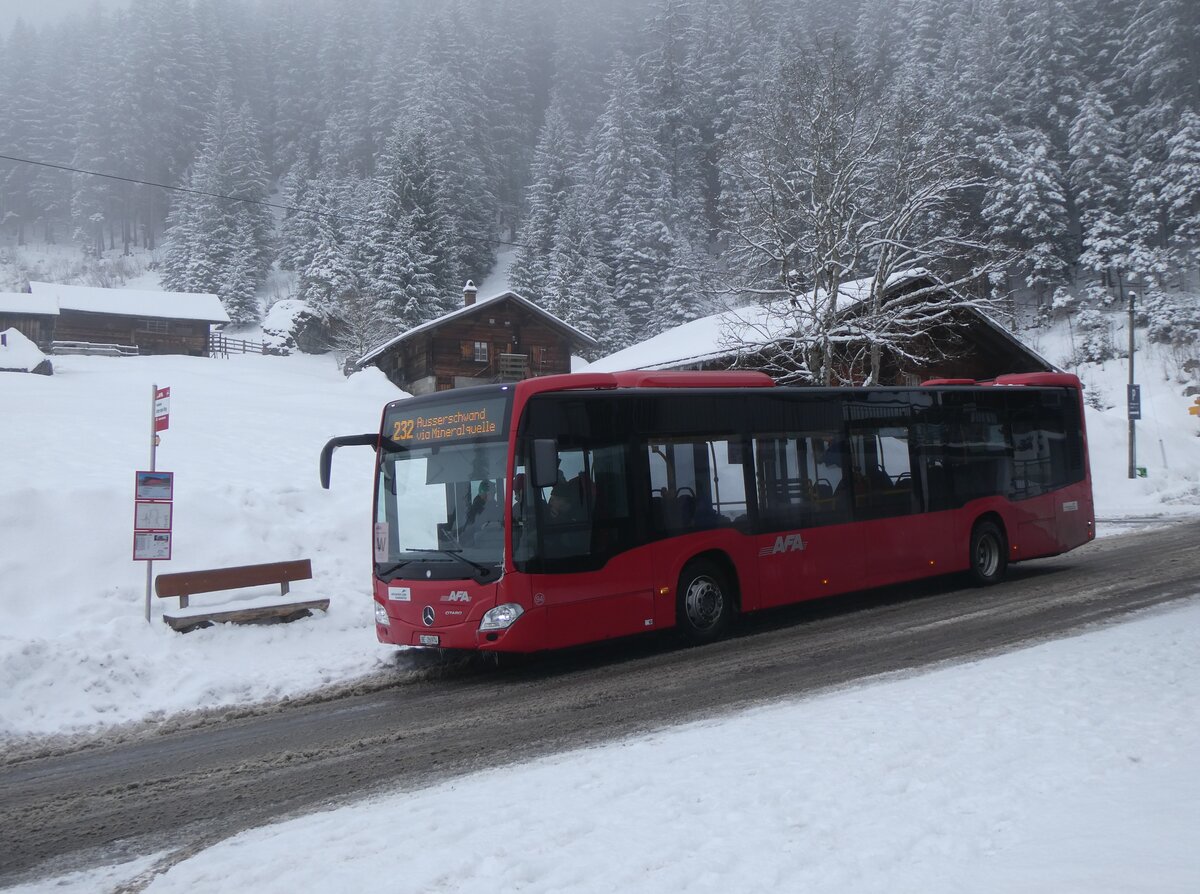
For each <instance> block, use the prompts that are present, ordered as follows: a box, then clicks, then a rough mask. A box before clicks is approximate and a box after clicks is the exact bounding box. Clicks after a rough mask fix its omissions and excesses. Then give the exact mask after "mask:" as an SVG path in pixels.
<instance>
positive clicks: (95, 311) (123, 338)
mask: <svg viewBox="0 0 1200 894" xmlns="http://www.w3.org/2000/svg"><path fill="white" fill-rule="evenodd" d="M29 289H30V292H31V293H32V296H31V297H33V298H35V299H41V300H43V301H44V302H52V303H53V304H54V305H55V306H56V307H57V309H58V314H57V317H56V321H55V323H54V328H53V338H52V340H51V341H52V346H53V347H54V348H55V350H56V351H57V352H58V353H63V352H64V351H65V352H70V350H71V347H70V346H71V345H110V346H115V347H117V348H128V349H129V353H136V354H189V355H191V356H193V357H206V356H208V350H209V333H210V331H211V329H212V326H214V325H219V324H224V323H228V322H229V315H228V314H227V313H225V309H224V308H223V307H222V306H221V302H220V300H218V298H217V296H216V295H211V294H207V293H191V292H152V291H143V290H138V289H102V288H96V287H93V286H64V285H58V284H57V283H44V282H31V283H30V284H29ZM35 340H36V339H35Z"/></svg>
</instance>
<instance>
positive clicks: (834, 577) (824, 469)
mask: <svg viewBox="0 0 1200 894" xmlns="http://www.w3.org/2000/svg"><path fill="white" fill-rule="evenodd" d="M847 459H848V457H847V451H846V443H845V438H844V437H843V436H842V433H841V432H840V431H828V432H808V433H803V434H795V433H787V434H766V435H759V436H757V437H756V438H755V439H754V475H755V483H756V491H757V499H758V531H759V533H758V535H757V538H756V539H757V543H756V546H757V549H758V566H759V581H760V592H761V594H762V605H763V606H770V605H782V604H784V603H788V602H795V601H797V600H800V599H813V598H817V597H820V596H824V595H832V594H833V593H842V592H846V591H848V590H855V589H858V588H859V587H861V586H862V580H863V573H862V555H863V541H862V534H861V531H860V530H859V528H858V527H857V526H856V525H853V524H851V523H850V522H851V521H852V515H851V500H852V489H851V483H850V480H849V474H848V466H847Z"/></svg>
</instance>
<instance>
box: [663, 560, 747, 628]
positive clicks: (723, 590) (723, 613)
mask: <svg viewBox="0 0 1200 894" xmlns="http://www.w3.org/2000/svg"><path fill="white" fill-rule="evenodd" d="M675 618H676V623H677V624H678V626H679V631H680V633H681V634H682V636H683V638H684V640H685V641H686V642H688V643H690V644H692V645H700V644H702V643H710V642H712V641H713V640H716V639H720V638H721V636H722V635H723V634H724V633H725V631H726V630H727V629H728V627H729V622H730V621H731V620H732V618H733V591H732V589H731V588H730V586H729V583H728V581H727V580H726V578H725V573H724V572H723V571H722V570H721V569H720V568H718V567H717V566H716V565H715V564H714V563H712V562H708V561H705V560H703V559H697V560H696V561H693V562H689V563H688V564H687V566H686V567H685V568H684V569H683V572H682V573H681V574H680V575H679V589H678V590H677V596H676V604H675Z"/></svg>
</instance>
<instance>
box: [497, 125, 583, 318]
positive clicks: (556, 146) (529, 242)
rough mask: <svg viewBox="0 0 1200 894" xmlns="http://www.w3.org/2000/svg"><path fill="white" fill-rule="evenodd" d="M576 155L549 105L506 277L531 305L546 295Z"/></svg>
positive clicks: (566, 130)
mask: <svg viewBox="0 0 1200 894" xmlns="http://www.w3.org/2000/svg"><path fill="white" fill-rule="evenodd" d="M577 151H578V150H577V148H576V140H575V138H574V136H573V135H572V134H571V132H570V130H569V128H568V126H567V120H566V117H565V116H564V115H563V114H562V112H561V111H560V110H559V108H558V106H557V103H555V102H552V103H551V105H550V108H549V109H548V110H547V111H546V123H545V124H544V125H542V132H541V134H540V136H539V137H538V146H537V151H536V152H535V153H534V156H533V167H532V169H531V171H530V180H531V182H530V185H529V190H528V192H527V193H526V202H527V204H528V210H527V211H526V213H525V223H524V224H523V225H522V226H521V229H520V231H519V233H518V237H517V241H518V242H520V243H521V248H520V250H519V251H518V252H517V257H516V260H515V262H514V263H513V266H512V269H511V271H510V274H509V279H510V283H511V285H512V288H513V290H514V291H516V292H517V293H519V294H521V295H524V296H526V297H528V298H530V299H531V300H534V301H539V300H541V298H542V297H543V296H544V295H545V294H546V289H547V285H548V280H549V275H550V254H551V251H552V249H553V248H554V236H555V233H556V232H557V230H558V221H559V218H560V217H561V216H562V214H563V209H564V208H565V207H566V204H567V200H568V196H569V195H570V191H571V188H572V186H573V184H574V178H573V176H572V173H571V171H572V167H573V166H574V164H575V160H576V158H577V154H576V153H577Z"/></svg>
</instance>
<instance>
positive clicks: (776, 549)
mask: <svg viewBox="0 0 1200 894" xmlns="http://www.w3.org/2000/svg"><path fill="white" fill-rule="evenodd" d="M807 546H808V544H807V543H805V542H804V538H803V537H802V536H801V535H799V534H780V535H779V536H778V537H776V538H775V543H774V544H773V545H772V546H764V547H763V548H762V549H760V550H759V551H758V555H759V557H760V558H762V557H766V556H777V555H779V554H780V553H794V552H797V551H799V550H802V549H804V548H805V547H807Z"/></svg>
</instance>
